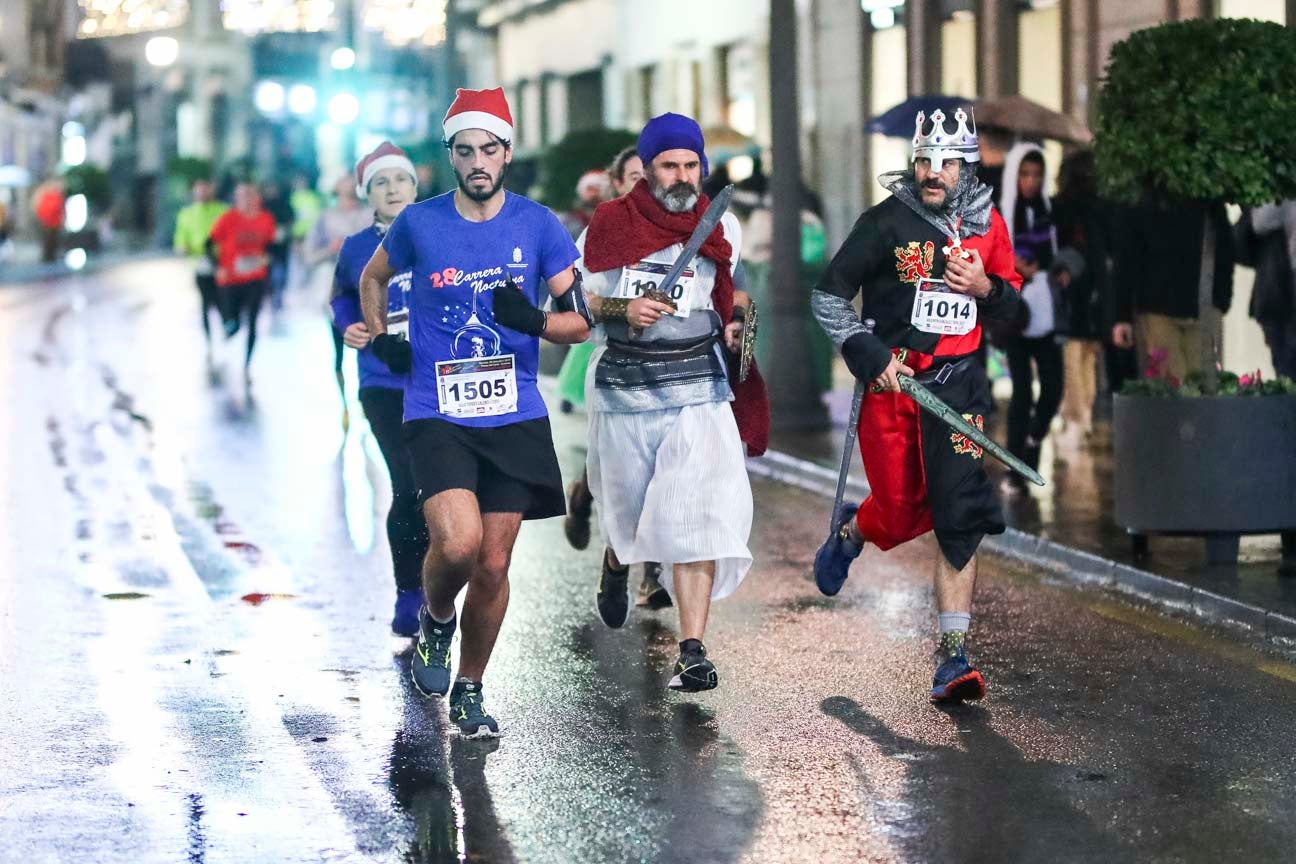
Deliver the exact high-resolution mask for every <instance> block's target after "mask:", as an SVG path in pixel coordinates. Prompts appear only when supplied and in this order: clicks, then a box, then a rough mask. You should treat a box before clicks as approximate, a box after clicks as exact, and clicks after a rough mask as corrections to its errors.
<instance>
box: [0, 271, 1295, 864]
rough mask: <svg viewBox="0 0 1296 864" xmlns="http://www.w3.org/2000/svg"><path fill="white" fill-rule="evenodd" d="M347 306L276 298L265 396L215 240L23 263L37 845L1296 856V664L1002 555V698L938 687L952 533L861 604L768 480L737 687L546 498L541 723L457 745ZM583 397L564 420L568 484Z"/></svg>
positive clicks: (21, 647) (904, 560)
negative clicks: (204, 253) (1019, 567)
mask: <svg viewBox="0 0 1296 864" xmlns="http://www.w3.org/2000/svg"><path fill="white" fill-rule="evenodd" d="M321 305H322V304H321V303H320V302H317V301H310V300H308V299H307V297H306V296H304V295H297V296H296V297H294V298H293V299H292V302H291V304H290V309H289V312H288V314H286V315H285V316H284V318H283V319H282V321H281V322H280V325H279V327H278V329H277V332H276V333H274V334H271V333H270V331H269V327H268V325H269V322H268V321H265V322H263V323H264V324H265V325H267V327H266V330H265V331H264V338H263V341H262V343H261V345H260V347H259V349H258V356H257V358H256V360H255V363H254V376H255V383H254V385H253V393H254V394H255V398H254V400H251V401H249V400H248V398H247V397H246V394H245V393H244V388H243V386H242V382H241V380H240V378H241V376H238V375H228V376H227V380H226V381H224V382H222V383H221V384H220V385H218V386H215V387H212V386H209V385H208V382H207V381H206V377H205V374H204V371H203V367H202V352H201V336H200V333H199V330H198V325H197V312H196V307H197V297H196V292H195V291H194V290H193V289H192V287H191V283H190V280H189V277H188V276H187V273H186V270H185V269H184V267H183V266H182V265H180V264H178V263H175V262H171V261H158V262H151V263H136V264H131V265H127V266H124V267H121V268H117V269H114V270H111V271H107V272H105V273H103V274H99V275H92V276H84V277H79V278H73V279H67V280H63V281H60V282H56V283H46V284H38V285H29V286H23V287H6V288H4V289H3V290H0V338H2V340H3V344H4V345H5V346H6V347H5V350H4V351H3V353H2V354H0V381H3V392H4V393H5V394H6V397H7V401H8V407H9V410H8V411H6V412H4V414H3V415H2V416H0V430H3V431H2V434H3V436H4V440H5V442H6V445H7V446H4V447H3V448H0V477H3V487H2V488H3V494H2V495H0V508H2V512H0V532H3V539H2V540H0V556H3V558H2V563H0V573H3V578H0V681H2V682H3V689H4V694H3V698H0V728H3V730H4V734H3V735H0V861H3V862H23V864H27V862H67V861H81V860H93V861H98V862H119V861H120V862H154V861H156V862H185V861H187V862H226V861H233V862H243V861H248V862H251V861H258V862H259V861H267V862H298V861H303V862H304V861H329V862H331V861H384V862H386V861H392V862H399V861H435V862H441V861H458V860H468V861H482V862H513V861H517V862H630V861H634V862H690V864H691V862H698V864H704V862H761V864H764V862H783V861H788V862H793V861H795V862H806V861H814V862H855V861H931V862H962V861H969V862H970V861H986V862H1001V861H1002V862H1015V861H1021V862H1036V861H1100V862H1119V861H1158V862H1162V861H1164V862H1170V861H1212V862H1214V861H1222V860H1228V861H1283V860H1292V858H1293V856H1294V855H1296V853H1293V852H1292V850H1293V848H1296V823H1294V822H1293V820H1292V819H1291V813H1293V812H1296V748H1293V747H1292V746H1291V741H1292V736H1293V731H1294V730H1296V667H1294V666H1292V665H1290V664H1288V663H1287V662H1286V661H1284V660H1283V659H1282V658H1279V657H1275V656H1268V655H1263V654H1259V653H1255V652H1254V651H1252V650H1251V649H1250V648H1245V647H1242V646H1240V645H1238V644H1235V643H1233V642H1232V641H1230V640H1228V639H1227V638H1220V637H1217V636H1215V635H1212V634H1210V633H1207V632H1204V631H1201V630H1198V629H1196V628H1193V627H1191V626H1188V625H1185V624H1183V623H1180V622H1177V621H1174V620H1171V619H1168V618H1164V617H1161V616H1159V615H1157V614H1156V613H1153V612H1150V611H1147V610H1142V609H1138V608H1135V607H1132V606H1129V605H1126V604H1124V603H1121V602H1118V601H1115V600H1112V599H1110V598H1106V597H1104V596H1102V595H1097V594H1086V593H1081V592H1076V591H1074V590H1071V589H1067V588H1061V587H1057V586H1053V585H1048V584H1042V583H1041V582H1040V581H1039V580H1037V579H1035V578H1034V577H1032V576H1031V575H1030V574H1022V573H1016V572H1012V571H1010V570H1006V569H1004V568H1002V567H1000V566H997V565H995V564H993V563H990V562H987V564H986V566H985V567H984V568H983V574H982V579H981V582H980V584H979V586H978V594H977V609H976V617H975V618H974V624H973V646H974V651H975V653H976V656H977V657H978V658H979V660H980V664H981V667H982V669H983V670H984V671H985V673H986V676H987V678H988V680H989V683H990V696H989V698H988V699H987V700H986V701H985V702H984V703H982V704H981V705H978V706H975V707H965V708H959V709H954V710H949V711H940V710H936V709H934V708H932V707H931V706H929V705H928V704H927V703H926V702H925V699H924V694H925V690H926V687H927V686H928V682H929V680H930V678H929V676H930V672H931V668H932V667H931V661H930V652H931V648H932V645H931V639H930V628H931V618H932V614H931V589H930V581H929V578H928V576H927V574H926V573H925V572H923V571H922V570H921V569H920V568H919V565H918V562H919V560H920V556H921V553H922V551H923V545H922V543H920V544H915V545H914V546H912V547H911V548H909V549H905V550H898V551H897V552H894V553H891V554H879V553H877V552H876V550H870V551H869V552H868V553H866V555H865V557H864V559H863V560H862V561H861V562H860V563H859V564H857V565H856V568H855V570H854V575H853V577H852V579H851V580H850V582H849V583H848V584H847V586H846V589H845V590H844V591H843V593H842V595H841V596H840V597H839V598H836V599H835V600H832V601H829V600H825V599H824V598H822V597H820V596H819V595H818V594H817V592H816V591H815V588H814V585H813V582H812V581H811V580H810V578H809V562H810V559H811V557H812V555H813V552H814V549H815V547H816V545H817V544H818V543H819V541H820V539H821V536H820V535H821V534H822V531H823V529H822V524H821V523H822V522H823V521H824V519H825V513H826V509H827V507H828V502H826V501H824V500H822V499H819V498H816V497H813V496H811V495H808V494H806V493H803V492H800V491H796V490H791V489H788V488H785V487H780V486H777V485H773V484H770V483H767V482H764V481H757V482H755V492H756V499H757V507H756V529H755V534H756V536H755V537H754V540H753V548H754V551H755V553H756V561H757V563H756V567H755V569H754V571H753V573H752V575H751V576H750V577H749V579H748V580H747V582H746V583H745V584H744V585H743V587H742V589H741V590H740V591H739V592H738V594H737V595H736V596H735V597H733V598H731V599H730V600H728V601H726V602H724V603H722V604H719V605H718V606H717V608H716V610H715V614H714V617H713V624H712V627H711V631H710V633H709V638H708V644H709V646H710V648H711V653H712V655H713V657H714V658H715V660H716V662H717V664H718V666H719V668H720V673H721V688H720V689H719V690H718V691H715V692H713V693H710V694H705V695H702V696H700V697H684V696H680V695H677V694H672V693H670V692H669V691H667V690H666V689H665V682H666V680H667V677H668V675H667V670H668V666H669V664H670V663H671V662H672V661H673V659H674V650H675V637H674V625H675V620H674V616H673V614H672V613H670V612H664V613H642V612H637V613H636V615H635V617H633V618H632V619H631V622H630V624H629V625H628V626H627V628H626V629H625V630H623V631H619V632H617V631H609V630H607V629H605V628H604V627H603V626H602V625H601V624H600V623H599V622H598V620H597V618H596V616H595V614H594V612H593V608H592V605H593V604H592V592H593V585H594V582H595V578H596V572H597V566H598V554H599V553H598V550H597V548H591V549H590V550H587V551H585V552H575V551H573V550H571V549H570V548H568V547H567V546H566V544H565V542H564V541H563V539H562V531H561V522H560V520H550V521H548V522H543V523H532V524H529V525H528V526H527V527H525V528H524V530H523V533H522V536H521V538H520V541H519V544H518V549H517V553H516V555H515V560H514V567H513V599H512V606H511V608H510V612H509V618H508V620H507V622H506V624H505V628H504V632H503V635H502V638H501V642H500V645H499V647H498V648H497V650H496V654H495V659H494V661H493V663H492V666H491V669H490V672H489V673H488V678H487V682H486V694H487V697H488V705H489V706H490V707H491V709H492V711H493V712H494V713H495V714H496V715H497V716H498V717H499V718H500V719H501V721H502V722H503V724H504V725H505V727H506V731H507V737H506V738H505V739H504V740H503V742H502V743H499V744H498V745H497V746H495V745H483V744H481V743H476V742H460V741H457V740H453V739H451V738H449V737H448V736H447V735H446V719H445V714H444V707H443V706H442V705H441V704H439V703H438V702H425V701H423V700H422V699H420V698H419V697H417V695H415V694H414V693H413V692H412V691H411V688H410V687H409V685H408V683H407V678H408V675H407V672H408V652H407V647H408V646H407V645H406V644H405V643H403V642H402V641H401V640H396V639H393V638H392V637H391V636H390V634H389V632H388V629H387V622H388V620H389V617H390V603H391V597H392V586H391V581H390V576H389V574H388V566H389V565H388V558H387V553H386V548H385V541H384V539H383V536H382V523H381V517H382V514H383V513H384V512H385V502H386V496H387V490H386V488H385V479H384V474H385V472H384V470H383V468H382V466H381V461H380V457H379V455H378V452H377V447H376V446H375V442H373V441H372V440H371V439H370V438H369V436H368V434H367V429H366V428H365V426H364V423H363V420H362V419H361V417H360V413H359V407H358V405H354V404H353V406H352V411H353V423H352V427H351V433H350V434H349V435H345V436H344V434H343V431H342V428H341V423H340V410H339V398H338V394H337V390H336V387H335V383H334V381H333V379H332V374H331V368H330V366H331V350H332V349H331V346H330V342H329V339H328V336H327V333H326V329H325V327H326V325H325V323H324V319H323V317H322V311H321V309H320V307H321ZM241 338H242V337H239V339H238V340H236V341H235V343H232V344H231V345H226V346H220V352H221V353H222V354H223V355H224V356H226V357H227V358H229V359H231V360H232V358H233V357H234V356H235V355H236V353H237V350H239V349H240V348H241V344H242V343H241ZM231 368H236V367H233V366H232V367H231ZM352 381H354V379H352ZM352 389H354V387H352ZM352 395H353V396H354V394H352ZM582 428H583V421H582V420H580V419H577V418H564V417H557V418H555V431H556V435H557V437H558V439H559V452H560V457H561V459H562V462H563V468H564V472H565V474H566V475H567V476H568V477H570V476H572V474H573V473H574V472H575V471H576V470H578V469H579V464H580V460H581V458H582V450H581V447H582V442H581V432H582ZM594 546H595V547H597V543H595V544H594ZM247 598H250V599H247ZM253 601H260V602H253Z"/></svg>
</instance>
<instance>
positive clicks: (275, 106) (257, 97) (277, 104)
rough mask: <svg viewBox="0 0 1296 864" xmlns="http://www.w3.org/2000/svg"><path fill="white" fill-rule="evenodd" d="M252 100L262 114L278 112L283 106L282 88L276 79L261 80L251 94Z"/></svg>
mask: <svg viewBox="0 0 1296 864" xmlns="http://www.w3.org/2000/svg"><path fill="white" fill-rule="evenodd" d="M252 102H253V104H255V105H256V108H257V110H258V111H260V112H261V113H262V114H278V113H279V112H280V111H282V110H283V107H284V88H283V85H282V84H280V83H279V82H278V81H262V82H261V83H260V84H258V85H257V86H256V90H255V91H254V92H253V94H252Z"/></svg>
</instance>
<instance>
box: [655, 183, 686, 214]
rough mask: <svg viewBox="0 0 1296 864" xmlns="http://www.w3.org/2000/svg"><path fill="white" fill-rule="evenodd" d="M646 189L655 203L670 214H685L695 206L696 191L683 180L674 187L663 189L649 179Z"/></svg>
mask: <svg viewBox="0 0 1296 864" xmlns="http://www.w3.org/2000/svg"><path fill="white" fill-rule="evenodd" d="M648 188H649V190H650V191H651V192H652V194H653V197H654V198H656V199H657V202H658V203H659V204H661V205H662V206H663V207H665V208H666V210H667V211H668V212H670V213H687V212H688V211H690V210H692V209H693V208H694V207H696V206H697V202H698V190H697V189H696V188H695V187H694V186H692V185H691V184H689V183H685V182H684V181H683V180H681V181H680V182H678V183H676V184H675V185H674V186H671V187H669V188H663V187H661V186H658V185H657V184H656V183H655V182H653V181H652V179H651V178H650V179H649V180H648Z"/></svg>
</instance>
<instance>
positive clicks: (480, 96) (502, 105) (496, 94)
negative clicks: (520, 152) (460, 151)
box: [444, 87, 513, 141]
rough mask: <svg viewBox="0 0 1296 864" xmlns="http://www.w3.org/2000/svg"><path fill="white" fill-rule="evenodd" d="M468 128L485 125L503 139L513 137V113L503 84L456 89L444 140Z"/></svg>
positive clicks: (445, 127)
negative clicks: (485, 87)
mask: <svg viewBox="0 0 1296 864" xmlns="http://www.w3.org/2000/svg"><path fill="white" fill-rule="evenodd" d="M465 129H485V130H486V131H487V132H489V133H491V134H492V135H494V136H495V137H496V138H499V139H500V140H501V141H512V140H513V114H512V113H511V112H510V111H509V106H508V99H507V98H506V97H505V96H504V88H503V87H496V88H495V89H494V90H464V89H462V88H461V89H459V90H456V91H455V100H454V104H452V105H451V106H450V110H449V111H447V112H446V116H445V123H444V130H445V131H444V135H445V140H446V141H449V140H450V139H452V138H454V136H455V135H456V134H458V133H459V132H462V131H463V130H465Z"/></svg>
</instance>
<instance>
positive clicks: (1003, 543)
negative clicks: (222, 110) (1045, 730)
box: [747, 450, 1296, 647]
mask: <svg viewBox="0 0 1296 864" xmlns="http://www.w3.org/2000/svg"><path fill="white" fill-rule="evenodd" d="M747 469H748V471H749V472H750V473H752V474H755V475H757V476H759V477H765V478H767V479H770V480H775V481H777V482H780V483H786V484H788V485H791V486H796V487H798V488H800V489H805V490H807V491H810V492H814V493H817V494H820V495H823V496H824V497H826V498H831V497H832V496H833V495H834V494H835V492H836V486H837V472H835V471H833V470H832V469H829V468H825V467H824V466H822V465H817V464H815V463H813V462H809V461H807V460H804V459H799V458H797V457H795V456H790V455H788V454H786V453H780V452H778V451H774V450H771V451H768V452H767V453H766V454H765V455H764V456H759V457H755V458H751V459H748V460H747ZM846 489H847V494H848V495H852V496H855V497H857V498H860V497H863V496H865V495H867V494H868V485H867V484H866V483H865V482H863V480H861V479H859V477H858V476H853V477H851V478H850V479H849V480H848V482H847V484H846ZM983 545H984V547H985V549H986V550H987V551H988V552H990V553H991V554H993V555H998V556H1000V557H1002V558H1009V559H1012V560H1014V561H1017V562H1020V563H1023V564H1028V565H1031V566H1033V567H1038V568H1040V569H1042V570H1045V571H1047V572H1048V573H1049V574H1050V575H1052V576H1056V577H1058V578H1060V579H1062V580H1064V581H1066V582H1070V583H1072V584H1074V585H1078V586H1081V587H1086V588H1101V589H1106V590H1112V591H1118V592H1120V593H1122V594H1128V595H1130V596H1133V597H1137V598H1139V599H1141V600H1144V601H1147V602H1150V603H1152V604H1154V605H1156V606H1159V607H1161V608H1162V609H1164V610H1166V611H1169V612H1176V613H1180V614H1189V615H1191V616H1192V617H1194V618H1198V619H1201V620H1204V621H1206V622H1208V623H1210V624H1215V625H1221V626H1225V627H1228V628H1230V629H1233V630H1241V631H1243V632H1246V633H1249V634H1253V635H1255V636H1258V637H1260V638H1262V639H1268V640H1270V641H1273V642H1278V643H1283V644H1285V645H1287V646H1289V647H1290V646H1292V645H1296V618H1293V617H1291V616H1288V615H1284V614H1282V613H1280V612H1275V611H1273V610H1271V609H1265V608H1263V607H1260V606H1255V605H1253V604H1250V603H1243V602H1242V601H1240V600H1234V599H1232V598H1230V597H1224V596H1222V595H1219V594H1216V593H1214V592H1212V591H1207V590H1205V589H1203V588H1197V587H1194V586H1192V585H1187V584H1185V583H1183V582H1178V581H1176V580H1174V579H1167V578H1166V577H1164V576H1158V575H1157V574H1155V573H1150V572H1148V571H1147V570H1140V569H1138V568H1137V567H1131V566H1130V565H1128V564H1122V563H1119V562H1117V561H1113V560H1110V559H1107V558H1104V557H1102V556H1101V555H1097V554H1094V553H1092V552H1086V551H1084V550H1082V549H1077V548H1075V547H1072V546H1067V545H1066V544H1064V543H1060V542H1058V541H1057V540H1053V539H1051V538H1048V537H1042V536H1039V535H1035V534H1031V533H1029V532H1027V531H1022V530H1020V529H1017V528H1009V529H1007V530H1006V531H1004V533H1003V534H1000V535H998V536H993V537H986V538H985V541H984V544H983Z"/></svg>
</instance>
